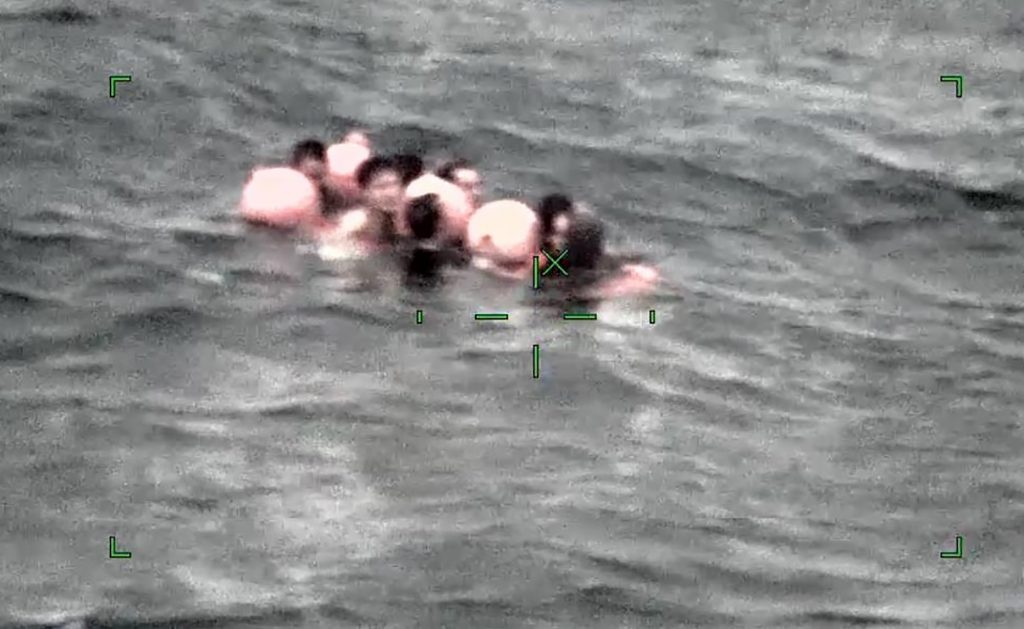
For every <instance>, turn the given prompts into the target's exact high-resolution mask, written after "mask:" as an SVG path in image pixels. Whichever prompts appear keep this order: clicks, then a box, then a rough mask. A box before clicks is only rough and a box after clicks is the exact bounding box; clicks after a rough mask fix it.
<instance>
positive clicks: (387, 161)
mask: <svg viewBox="0 0 1024 629" xmlns="http://www.w3.org/2000/svg"><path fill="white" fill-rule="evenodd" d="M385 170H394V171H396V172H397V171H398V167H397V166H395V162H394V160H393V159H391V158H390V157H384V156H383V155H375V156H373V157H371V158H370V159H368V160H366V161H365V162H363V163H362V164H360V165H359V168H358V169H357V170H356V182H357V183H359V187H360V188H362V189H366V186H368V185H370V181H371V180H373V178H374V177H376V176H377V175H378V174H380V173H382V172H384V171H385Z"/></svg>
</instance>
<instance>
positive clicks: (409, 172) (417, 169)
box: [391, 154, 423, 186]
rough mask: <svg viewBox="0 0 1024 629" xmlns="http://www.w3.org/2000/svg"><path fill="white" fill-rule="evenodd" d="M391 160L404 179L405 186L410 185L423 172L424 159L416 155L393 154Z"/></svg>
mask: <svg viewBox="0 0 1024 629" xmlns="http://www.w3.org/2000/svg"><path fill="white" fill-rule="evenodd" d="M391 161H392V163H393V164H394V166H395V170H397V171H398V176H399V177H401V179H402V185H403V186H408V185H409V184H410V183H412V181H413V180H414V179H416V178H418V177H419V176H420V175H422V174H423V160H422V159H421V158H419V157H417V156H416V155H405V154H403V155H393V156H392V157H391Z"/></svg>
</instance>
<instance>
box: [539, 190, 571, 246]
mask: <svg viewBox="0 0 1024 629" xmlns="http://www.w3.org/2000/svg"><path fill="white" fill-rule="evenodd" d="M572 213H573V205H572V199H570V198H569V197H567V196H566V195H564V194H558V193H555V194H549V195H547V196H545V197H544V198H543V199H541V200H540V203H539V204H538V205H537V214H538V216H539V217H540V233H541V237H542V238H546V237H547V236H549V235H551V231H552V230H553V229H554V227H555V217H557V216H558V215H559V214H572Z"/></svg>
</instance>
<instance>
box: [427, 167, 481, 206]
mask: <svg viewBox="0 0 1024 629" xmlns="http://www.w3.org/2000/svg"><path fill="white" fill-rule="evenodd" d="M437 176H438V177H440V178H441V179H446V180H448V181H450V182H452V183H453V184H455V185H457V186H458V187H460V188H462V189H463V190H464V191H465V192H466V195H467V196H468V197H469V200H470V202H471V203H472V204H473V207H478V206H479V205H480V196H481V179H480V173H479V171H477V169H476V168H474V167H473V164H472V163H470V162H469V161H468V160H465V159H454V160H452V161H450V162H447V163H445V164H442V165H441V167H440V168H438V169H437Z"/></svg>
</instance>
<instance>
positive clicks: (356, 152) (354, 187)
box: [326, 130, 373, 208]
mask: <svg viewBox="0 0 1024 629" xmlns="http://www.w3.org/2000/svg"><path fill="white" fill-rule="evenodd" d="M372 156H373V150H372V146H371V144H370V139H369V137H367V135H366V133H364V132H363V131H358V130H357V131H350V132H349V133H348V134H346V135H345V137H344V138H343V139H342V140H341V142H338V143H337V144H332V145H331V146H330V147H328V148H327V174H326V180H327V184H328V186H329V187H330V188H331V190H332V191H334V194H335V195H336V196H337V197H339V198H340V199H341V200H342V205H343V207H344V208H350V207H355V206H356V205H358V204H359V200H360V197H361V196H362V193H361V191H360V189H359V183H358V182H357V181H356V173H357V172H358V171H359V167H360V166H362V165H363V163H365V162H366V160H368V159H370V157H372Z"/></svg>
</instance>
